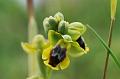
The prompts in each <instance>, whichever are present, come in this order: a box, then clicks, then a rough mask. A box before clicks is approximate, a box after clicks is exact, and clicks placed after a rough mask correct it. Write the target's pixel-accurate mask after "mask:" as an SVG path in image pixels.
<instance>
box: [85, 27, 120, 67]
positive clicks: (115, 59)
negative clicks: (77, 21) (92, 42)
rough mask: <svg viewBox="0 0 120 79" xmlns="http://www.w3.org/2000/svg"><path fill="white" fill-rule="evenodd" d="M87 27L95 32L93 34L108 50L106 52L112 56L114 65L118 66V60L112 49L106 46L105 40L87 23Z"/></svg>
mask: <svg viewBox="0 0 120 79" xmlns="http://www.w3.org/2000/svg"><path fill="white" fill-rule="evenodd" d="M87 27H88V28H89V29H90V30H91V31H92V32H93V33H94V34H95V36H96V37H97V38H98V40H99V41H100V42H101V43H102V44H103V46H104V47H105V48H106V49H107V50H108V53H109V54H110V55H111V57H112V58H113V60H114V61H115V63H116V65H117V66H118V67H119V68H120V63H119V62H118V59H117V58H116V56H115V55H114V53H113V51H112V50H111V49H110V48H109V47H108V46H107V44H106V43H105V41H104V40H103V39H102V38H101V37H100V35H98V33H97V32H96V31H95V30H94V29H93V28H92V27H90V26H89V25H87Z"/></svg>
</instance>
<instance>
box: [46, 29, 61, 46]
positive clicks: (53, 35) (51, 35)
mask: <svg viewBox="0 0 120 79" xmlns="http://www.w3.org/2000/svg"><path fill="white" fill-rule="evenodd" d="M60 39H63V38H62V36H61V34H60V33H58V32H56V31H54V30H49V32H48V40H49V42H50V44H51V45H53V46H54V45H56V44H57V42H58V41H59V40H60Z"/></svg>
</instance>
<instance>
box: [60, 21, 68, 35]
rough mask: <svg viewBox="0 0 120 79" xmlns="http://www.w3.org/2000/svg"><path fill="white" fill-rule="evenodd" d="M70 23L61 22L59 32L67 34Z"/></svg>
mask: <svg viewBox="0 0 120 79" xmlns="http://www.w3.org/2000/svg"><path fill="white" fill-rule="evenodd" d="M68 24H69V23H68V22H66V21H61V22H60V23H59V25H58V32H60V33H61V34H66V33H67V32H68Z"/></svg>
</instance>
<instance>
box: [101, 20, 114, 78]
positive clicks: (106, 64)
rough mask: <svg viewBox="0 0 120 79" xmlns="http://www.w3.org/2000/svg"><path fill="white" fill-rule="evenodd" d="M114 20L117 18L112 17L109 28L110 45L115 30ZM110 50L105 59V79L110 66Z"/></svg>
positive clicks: (109, 44)
mask: <svg viewBox="0 0 120 79" xmlns="http://www.w3.org/2000/svg"><path fill="white" fill-rule="evenodd" d="M114 22H115V19H111V23H110V29H109V37H108V47H110V46H111V40H112V31H113V26H114ZM108 52H109V51H107V56H106V60H105V67H104V74H103V79H106V75H107V68H108V64H109V53H108Z"/></svg>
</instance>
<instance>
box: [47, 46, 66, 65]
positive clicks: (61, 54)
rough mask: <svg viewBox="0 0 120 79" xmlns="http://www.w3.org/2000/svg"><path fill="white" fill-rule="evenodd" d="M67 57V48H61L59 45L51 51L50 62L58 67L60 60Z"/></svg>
mask: <svg viewBox="0 0 120 79" xmlns="http://www.w3.org/2000/svg"><path fill="white" fill-rule="evenodd" d="M65 57H66V48H61V47H60V46H59V45H57V46H56V47H55V48H53V49H52V51H51V53H50V61H49V64H50V65H52V66H53V67H56V66H57V65H58V64H59V63H60V62H62V61H63V60H64V58H65Z"/></svg>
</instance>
